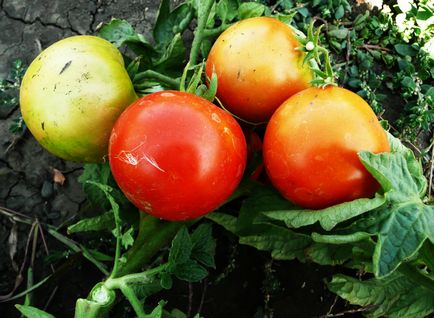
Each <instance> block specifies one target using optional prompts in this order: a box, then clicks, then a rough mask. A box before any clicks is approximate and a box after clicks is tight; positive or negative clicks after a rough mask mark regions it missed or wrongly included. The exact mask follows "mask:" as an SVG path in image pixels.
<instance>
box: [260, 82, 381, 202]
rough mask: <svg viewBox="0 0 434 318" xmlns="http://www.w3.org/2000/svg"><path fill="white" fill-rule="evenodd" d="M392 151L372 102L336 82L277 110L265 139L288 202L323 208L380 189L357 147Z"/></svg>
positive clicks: (269, 165) (271, 170)
mask: <svg viewBox="0 0 434 318" xmlns="http://www.w3.org/2000/svg"><path fill="white" fill-rule="evenodd" d="M362 150H363V151H370V152H373V153H379V152H386V151H389V144H388V141H387V137H386V134H385V132H384V130H383V128H382V127H381V125H380V123H379V122H378V120H377V118H376V116H375V114H374V112H373V111H372V109H371V108H370V107H369V105H368V104H367V103H366V102H365V101H364V100H363V99H362V98H361V97H359V96H358V95H357V94H355V93H353V92H351V91H349V90H346V89H344V88H339V87H335V86H329V87H327V88H325V89H322V88H309V89H306V90H304V91H302V92H300V93H298V94H296V95H294V96H293V97H291V98H289V99H288V100H287V101H286V102H285V103H283V104H282V106H281V107H279V109H278V110H277V111H276V112H275V114H274V115H273V116H272V117H271V119H270V122H269V123H268V126H267V129H266V132H265V137H264V146H263V151H264V162H265V167H266V171H267V173H268V175H269V177H270V179H271V181H272V183H273V185H274V186H275V187H276V188H277V189H278V190H279V191H280V192H281V193H282V195H283V196H285V197H286V198H287V199H289V200H290V201H292V202H294V203H296V204H298V205H301V206H303V207H307V208H314V209H318V208H324V207H328V206H331V205H334V204H338V203H342V202H345V201H351V200H354V199H357V198H361V197H371V196H372V195H373V194H374V193H375V192H376V191H377V190H378V188H379V185H378V183H377V182H376V180H375V179H374V178H373V177H372V176H371V175H370V174H369V173H368V171H367V170H366V169H365V168H364V166H363V165H362V163H361V162H360V160H359V158H358V156H357V153H358V152H359V151H362Z"/></svg>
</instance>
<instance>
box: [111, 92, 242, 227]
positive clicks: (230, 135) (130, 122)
mask: <svg viewBox="0 0 434 318" xmlns="http://www.w3.org/2000/svg"><path fill="white" fill-rule="evenodd" d="M246 148H247V147H246V141H245V139H244V136H243V132H242V130H241V128H240V126H239V125H238V123H237V122H236V120H235V119H234V118H233V117H232V116H231V115H230V114H229V113H227V112H225V111H224V110H222V109H221V108H218V107H217V106H215V105H213V104H212V103H210V102H209V101H207V100H205V99H203V98H200V97H197V96H195V95H192V94H189V93H183V92H177V91H164V92H158V93H154V94H151V95H147V96H145V97H143V98H141V99H139V100H138V101H136V102H135V103H134V104H132V105H131V106H130V107H129V108H127V110H126V111H125V112H124V113H123V114H122V115H121V116H120V118H119V120H118V121H117V122H116V124H115V126H114V128H113V132H112V134H111V137H110V145H109V160H110V166H111V169H112V172H113V176H114V177H115V179H116V181H117V183H118V185H119V187H120V188H121V189H122V191H123V192H124V194H125V195H126V197H127V198H128V199H129V200H130V201H131V202H133V203H134V204H135V205H136V206H137V207H138V208H140V209H141V210H142V211H144V212H147V213H149V214H151V215H154V216H156V217H159V218H163V219H166V220H186V219H193V218H196V217H199V216H201V215H203V214H205V213H208V212H210V211H212V210H213V209H215V208H217V207H218V206H219V205H221V204H222V203H223V202H224V201H225V200H226V199H227V198H228V197H229V196H230V195H231V194H232V192H233V191H234V190H235V188H236V187H237V185H238V183H239V182H240V179H241V177H242V175H243V172H244V168H245V164H246V155H247V150H246Z"/></svg>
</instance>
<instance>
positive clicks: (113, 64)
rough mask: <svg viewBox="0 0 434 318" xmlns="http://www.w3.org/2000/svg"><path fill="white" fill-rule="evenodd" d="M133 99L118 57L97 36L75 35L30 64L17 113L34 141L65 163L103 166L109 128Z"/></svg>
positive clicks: (23, 83) (126, 76) (127, 78)
mask: <svg viewBox="0 0 434 318" xmlns="http://www.w3.org/2000/svg"><path fill="white" fill-rule="evenodd" d="M135 99H137V96H136V94H135V92H134V88H133V85H132V83H131V80H130V78H129V76H128V73H127V71H126V70H125V68H124V61H123V58H122V55H121V54H120V52H119V51H118V50H117V49H116V48H115V47H114V46H113V45H112V44H111V43H109V42H108V41H106V40H103V39H101V38H98V37H95V36H74V37H70V38H66V39H63V40H61V41H58V42H56V43H55V44H53V45H51V46H50V47H48V48H47V49H45V50H44V51H43V52H42V53H41V54H39V56H38V57H36V59H35V60H34V61H33V62H32V63H31V64H30V66H29V68H28V70H27V72H26V74H25V75H24V78H23V82H22V85H21V90H20V105H21V112H22V115H23V118H24V121H25V123H26V125H27V126H28V128H29V130H30V131H31V132H32V134H33V135H34V137H35V138H36V139H37V140H38V142H39V143H40V144H41V145H42V146H43V147H45V148H46V149H47V150H48V151H50V152H52V153H53V154H55V155H57V156H59V157H61V158H63V159H67V160H73V161H83V162H100V161H103V158H104V156H105V155H106V154H107V145H108V139H109V136H110V131H111V128H112V127H113V124H114V122H115V121H116V119H117V117H118V116H119V115H120V113H121V112H122V111H123V110H124V109H125V107H127V106H128V105H129V104H131V103H132V102H133V101H134V100H135Z"/></svg>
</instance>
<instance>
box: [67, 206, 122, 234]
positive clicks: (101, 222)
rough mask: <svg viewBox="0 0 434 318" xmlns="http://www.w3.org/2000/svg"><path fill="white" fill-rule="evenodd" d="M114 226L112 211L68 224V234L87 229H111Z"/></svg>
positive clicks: (87, 230) (86, 230)
mask: <svg viewBox="0 0 434 318" xmlns="http://www.w3.org/2000/svg"><path fill="white" fill-rule="evenodd" d="M114 227H115V217H114V214H113V211H109V212H106V213H104V214H101V215H98V216H95V217H92V218H86V219H81V220H80V221H78V222H77V223H75V224H73V225H70V226H68V234H73V233H78V232H89V231H111V230H112V229H113V228H114Z"/></svg>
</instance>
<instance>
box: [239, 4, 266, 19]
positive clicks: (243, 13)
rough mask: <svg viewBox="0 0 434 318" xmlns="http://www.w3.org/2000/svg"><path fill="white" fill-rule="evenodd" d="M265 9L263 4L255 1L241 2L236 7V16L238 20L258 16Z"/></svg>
mask: <svg viewBox="0 0 434 318" xmlns="http://www.w3.org/2000/svg"><path fill="white" fill-rule="evenodd" d="M264 11H265V6H264V5H263V4H260V3H256V2H243V3H241V5H240V6H239V7H238V16H239V17H240V20H244V19H248V18H253V17H260V16H261V15H262V14H263V13H264Z"/></svg>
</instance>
